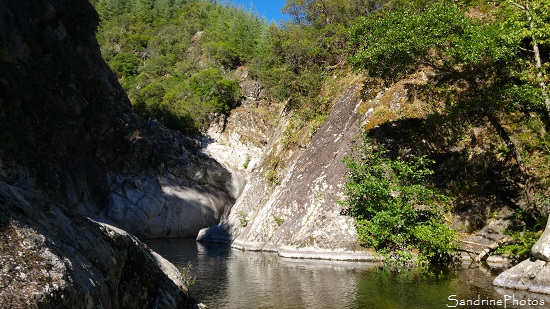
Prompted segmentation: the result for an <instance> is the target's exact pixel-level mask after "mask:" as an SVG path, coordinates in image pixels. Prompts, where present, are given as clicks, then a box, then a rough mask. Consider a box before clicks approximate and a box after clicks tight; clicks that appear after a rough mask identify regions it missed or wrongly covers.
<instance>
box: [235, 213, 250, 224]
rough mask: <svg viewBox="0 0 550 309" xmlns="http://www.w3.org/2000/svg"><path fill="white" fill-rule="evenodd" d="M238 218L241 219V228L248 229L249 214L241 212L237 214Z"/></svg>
mask: <svg viewBox="0 0 550 309" xmlns="http://www.w3.org/2000/svg"><path fill="white" fill-rule="evenodd" d="M237 218H239V224H240V225H241V227H246V226H247V225H248V222H249V219H248V214H246V213H245V212H244V211H242V210H241V211H239V212H237Z"/></svg>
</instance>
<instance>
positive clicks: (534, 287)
mask: <svg viewBox="0 0 550 309" xmlns="http://www.w3.org/2000/svg"><path fill="white" fill-rule="evenodd" d="M549 227H550V221H548V223H547V224H546V229H545V230H544V232H543V234H542V236H541V237H540V239H539V240H538V241H537V242H536V243H535V245H534V246H533V248H532V250H531V252H532V253H533V256H534V257H533V258H531V259H528V260H525V261H523V262H521V263H520V264H518V265H516V266H514V267H512V268H510V269H508V270H506V271H504V272H503V273H501V274H500V275H498V276H497V277H496V278H495V280H494V281H493V284H494V285H496V286H500V287H504V288H508V289H515V290H525V291H528V292H534V293H544V294H550V265H549V264H548V257H549V253H550V252H549V251H548V250H550V249H549V246H550V242H549V241H550V239H549V238H548V237H549V233H550V229H549Z"/></svg>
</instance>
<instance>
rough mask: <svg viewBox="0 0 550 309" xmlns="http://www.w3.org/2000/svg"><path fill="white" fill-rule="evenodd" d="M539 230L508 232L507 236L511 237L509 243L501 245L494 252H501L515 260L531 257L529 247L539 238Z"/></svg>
mask: <svg viewBox="0 0 550 309" xmlns="http://www.w3.org/2000/svg"><path fill="white" fill-rule="evenodd" d="M540 235H541V232H540V231H539V232H529V231H527V232H509V233H508V236H509V237H511V238H512V239H513V242H512V243H511V244H506V245H503V246H502V247H500V248H498V249H497V250H495V251H494V254H503V255H506V256H509V257H510V258H512V259H515V260H517V261H522V260H525V259H528V258H530V257H531V248H533V246H534V245H535V243H536V242H537V240H538V239H539V237H540Z"/></svg>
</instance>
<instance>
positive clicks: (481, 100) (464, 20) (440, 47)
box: [347, 0, 550, 254]
mask: <svg viewBox="0 0 550 309" xmlns="http://www.w3.org/2000/svg"><path fill="white" fill-rule="evenodd" d="M549 8H550V1H547V0H544V1H515V2H514V1H498V2H497V1H495V2H492V1H418V2H417V1H414V2H413V1H394V2H393V4H392V3H390V2H388V3H387V5H384V6H382V7H381V8H380V9H379V10H377V11H376V12H373V13H372V14H369V15H368V16H364V17H361V18H359V19H358V20H357V22H356V23H355V24H354V25H353V26H352V27H351V31H350V41H349V42H348V46H347V49H348V53H349V55H350V57H349V62H350V63H351V64H352V65H353V67H354V68H355V69H356V70H358V71H360V72H363V73H365V74H367V76H368V83H367V86H368V89H367V92H368V93H370V94H371V95H374V94H376V93H377V92H378V90H379V89H382V87H385V86H388V85H391V84H393V83H395V82H397V81H399V80H402V79H404V78H408V77H410V76H412V75H413V74H415V73H418V72H423V73H424V74H425V77H426V78H427V81H426V82H425V83H424V84H422V85H416V86H415V88H414V91H415V93H416V95H417V96H419V97H420V98H421V99H422V100H425V101H426V103H429V104H431V105H432V110H433V111H435V112H431V114H429V115H427V117H428V120H429V121H432V122H435V124H436V125H437V126H438V127H440V128H441V131H443V130H450V131H452V132H454V141H451V142H449V143H450V144H453V143H455V144H456V143H458V141H459V140H460V139H461V138H463V136H464V134H465V133H466V132H468V130H469V129H470V128H471V127H472V126H484V125H485V123H488V124H490V126H491V127H492V132H493V133H492V134H494V135H495V136H496V137H498V139H499V140H500V146H497V147H496V149H494V150H493V151H494V152H495V153H494V155H495V156H497V157H500V158H504V159H501V161H504V162H506V161H508V162H509V161H512V162H514V163H513V164H514V166H516V167H517V169H518V170H519V174H520V176H519V178H520V179H521V182H522V185H521V187H522V189H523V195H524V197H525V199H526V200H527V201H528V202H529V206H528V207H523V208H522V209H521V210H525V213H526V214H527V217H529V218H528V219H527V220H530V221H533V220H534V219H536V218H538V217H540V216H541V215H543V214H545V213H547V211H548V210H547V209H545V208H546V206H544V203H542V202H541V201H542V200H544V199H541V198H540V196H541V195H542V196H547V195H548V193H549V192H548V189H547V188H548V186H547V184H548V181H549V179H550V178H549V177H548V176H549V174H548V168H547V167H548V162H549V161H548V160H549V158H550V148H548V147H547V146H546V145H548V141H549V138H550V137H549V135H548V131H549V130H550V121H549V120H550V117H549V111H550V101H549V95H548V91H547V87H546V85H547V83H548V73H547V71H548V67H549V64H548V60H549V59H548V57H547V56H544V53H543V52H541V50H544V51H546V52H547V51H548V49H549V48H550V44H549V43H550V42H549V36H550V35H549V33H550V32H548V29H549V25H550V10H548V9H549ZM510 165H511V164H510ZM508 168H512V167H511V166H510V167H508ZM514 168H515V167H514ZM476 189H477V188H476ZM461 190H462V188H461V189H459V191H458V192H455V193H456V194H459V195H460V194H463V192H460V191H461ZM537 196H538V198H537ZM516 207H517V210H520V208H521V207H520V206H517V205H516ZM368 222H369V223H368V224H373V223H370V221H368ZM526 233H527V234H525V235H528V234H529V233H528V232H526ZM521 235H524V234H521ZM518 239H523V240H521V241H519V242H517V243H516V244H515V245H514V246H521V247H522V248H523V249H521V250H515V252H516V253H517V254H520V251H523V252H527V250H528V249H529V248H528V247H529V246H530V245H531V241H527V240H526V238H525V237H523V236H522V237H519V238H518ZM524 240H525V241H524ZM372 242H373V240H371V241H370V242H369V243H370V244H371V245H375V246H376V245H377V243H376V242H374V243H372Z"/></svg>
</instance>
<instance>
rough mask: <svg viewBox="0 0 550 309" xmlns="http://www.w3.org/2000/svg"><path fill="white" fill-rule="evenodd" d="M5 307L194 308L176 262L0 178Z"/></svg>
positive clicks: (0, 276) (0, 272)
mask: <svg viewBox="0 0 550 309" xmlns="http://www.w3.org/2000/svg"><path fill="white" fill-rule="evenodd" d="M0 230H1V231H0V303H1V304H2V307H3V308H4V306H7V307H6V308H192V307H194V301H193V300H192V299H191V298H190V297H189V295H188V293H187V287H186V286H185V284H184V283H183V281H182V277H181V275H180V274H179V272H178V270H177V269H176V267H175V266H173V265H172V264H170V263H169V262H168V261H166V260H165V259H164V258H162V257H161V256H159V255H158V254H156V253H154V252H152V251H151V250H150V249H148V248H147V247H145V245H143V244H142V243H141V242H140V241H139V240H137V238H135V237H134V236H131V235H130V234H128V233H126V232H124V231H122V230H120V229H117V228H115V227H112V226H109V225H107V224H103V223H97V222H94V221H92V220H90V219H87V218H84V217H82V216H80V215H78V214H75V213H74V212H71V211H65V210H63V206H61V205H58V204H56V203H53V202H51V201H49V200H48V199H46V198H45V197H44V196H43V195H42V194H40V193H38V192H37V191H35V190H33V189H32V188H29V187H26V186H22V185H12V184H9V183H6V182H5V179H4V178H1V179H0Z"/></svg>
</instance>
